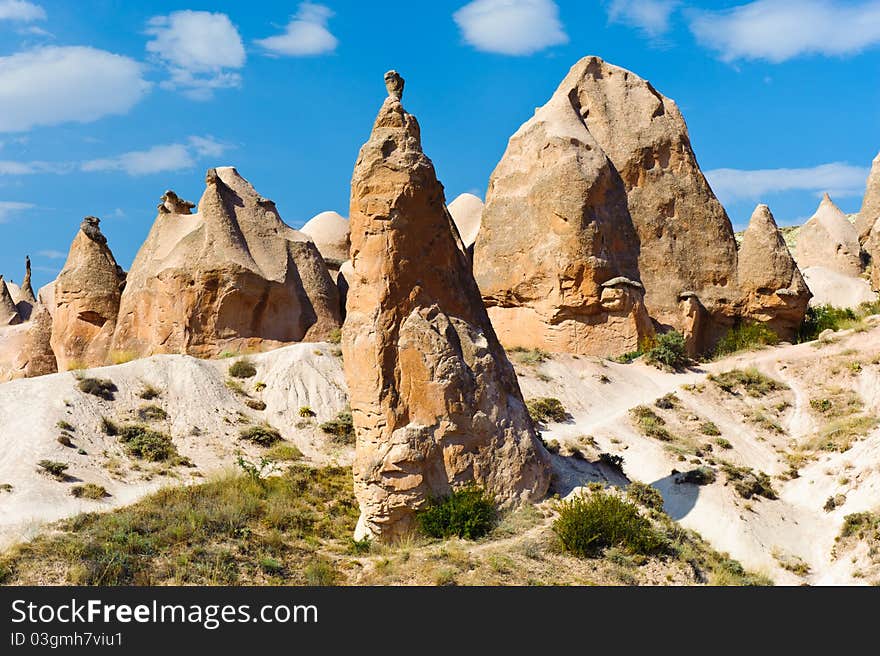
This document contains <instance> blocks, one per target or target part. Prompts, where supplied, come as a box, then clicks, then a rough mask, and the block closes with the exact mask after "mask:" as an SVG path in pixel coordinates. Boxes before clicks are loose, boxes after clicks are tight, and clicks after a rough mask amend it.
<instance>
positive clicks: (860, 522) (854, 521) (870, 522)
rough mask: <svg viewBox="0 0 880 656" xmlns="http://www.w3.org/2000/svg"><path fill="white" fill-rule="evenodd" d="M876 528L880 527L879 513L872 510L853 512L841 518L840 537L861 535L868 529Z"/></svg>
mask: <svg viewBox="0 0 880 656" xmlns="http://www.w3.org/2000/svg"><path fill="white" fill-rule="evenodd" d="M878 528H880V515H877V514H875V513H872V512H860V513H853V514H852V515H847V516H846V517H844V518H843V526H841V528H840V538H841V539H843V538H848V537H850V536H853V535H857V536H859V537H863V536H864V535H865V534H866V533H867V532H868V531H874V530H877V529H878Z"/></svg>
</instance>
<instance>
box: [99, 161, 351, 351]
mask: <svg viewBox="0 0 880 656" xmlns="http://www.w3.org/2000/svg"><path fill="white" fill-rule="evenodd" d="M206 185H207V188H206V189H205V193H204V195H203V196H202V198H201V200H200V201H199V205H198V212H197V213H195V214H190V213H189V208H190V206H191V204H189V203H186V202H185V201H183V202H180V201H179V199H177V201H174V202H169V195H168V194H166V195H165V197H163V202H162V203H161V204H160V208H161V209H160V211H159V215H158V216H157V217H156V221H155V223H154V224H153V227H152V229H151V230H150V234H149V235H148V236H147V239H146V241H145V242H144V244H143V245H142V246H141V249H140V251H138V254H137V256H136V257H135V260H134V263H133V264H132V267H131V271H130V272H129V275H128V282H127V284H126V288H125V293H124V294H123V295H122V304H121V308H120V313H119V322H118V326H117V328H116V335H115V337H114V339H113V348H114V350H115V351H119V352H124V353H129V354H132V355H135V356H145V355H150V354H153V353H188V354H190V355H194V356H197V357H213V356H216V355H218V354H219V353H221V352H222V351H224V350H250V349H254V350H259V349H267V348H274V347H277V346H281V345H284V344H288V343H291V342H299V341H317V340H321V339H324V338H326V337H327V336H328V335H329V333H330V332H331V331H332V330H333V329H334V328H338V327H339V324H340V316H339V296H338V293H337V291H336V286H335V284H334V283H333V281H332V280H331V278H330V274H329V273H328V271H327V267H326V265H325V264H324V261H323V260H322V259H321V256H320V254H319V253H318V250H317V249H316V248H315V245H314V244H313V243H312V242H311V241H309V239H308V238H307V237H306V236H305V235H303V234H302V233H301V232H298V231H296V230H294V229H293V228H291V227H289V226H288V225H286V224H285V223H284V222H283V221H282V220H281V217H280V216H279V214H278V211H277V210H276V208H275V204H274V203H273V202H272V201H270V200H267V199H265V198H263V197H262V196H260V195H259V194H258V193H257V192H256V190H255V189H254V188H253V187H252V186H251V184H250V183H249V182H248V181H247V180H245V179H244V178H243V177H241V176H240V175H239V174H238V172H237V171H236V170H235V169H234V168H231V167H227V168H218V169H211V170H209V171H208V173H207V176H206Z"/></svg>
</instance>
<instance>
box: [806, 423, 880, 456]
mask: <svg viewBox="0 0 880 656" xmlns="http://www.w3.org/2000/svg"><path fill="white" fill-rule="evenodd" d="M878 425H880V419H878V418H877V417H874V416H871V415H854V416H850V417H846V418H843V419H838V420H836V421H832V422H831V423H829V424H827V425H826V426H824V427H823V428H822V429H821V430H819V432H818V433H816V435H814V436H813V437H812V438H810V439H809V440H808V441H807V442H806V444H805V445H804V448H806V449H807V450H812V451H831V452H837V453H844V452H846V451H849V450H850V449H851V448H852V446H853V443H854V442H855V441H856V440H859V439H861V438H863V437H865V436H866V435H868V433H870V432H871V431H872V430H874V429H875V428H877V426H878Z"/></svg>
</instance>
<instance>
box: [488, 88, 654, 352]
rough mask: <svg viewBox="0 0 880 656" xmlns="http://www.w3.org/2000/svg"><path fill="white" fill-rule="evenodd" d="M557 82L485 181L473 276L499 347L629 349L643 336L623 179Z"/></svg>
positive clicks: (573, 98) (634, 242) (649, 330)
mask: <svg viewBox="0 0 880 656" xmlns="http://www.w3.org/2000/svg"><path fill="white" fill-rule="evenodd" d="M583 117H584V109H583V108H582V107H581V105H580V103H579V100H578V97H577V94H575V93H572V90H571V88H570V86H563V87H561V88H560V90H559V91H558V92H557V93H556V94H555V95H554V96H553V98H552V99H551V100H550V102H549V103H547V104H546V105H545V106H544V107H542V108H541V109H539V110H538V111H537V112H536V113H535V116H534V118H532V119H531V120H530V121H528V122H527V123H526V124H525V125H523V126H522V127H521V128H520V129H519V130H518V131H517V133H516V134H514V135H513V137H511V139H510V142H509V144H508V146H507V151H506V152H505V153H504V157H503V158H502V159H501V162H500V163H499V164H498V166H497V167H496V169H495V171H494V172H493V174H492V177H491V179H490V181H489V190H488V192H487V194H486V207H485V209H484V210H483V217H482V226H481V228H480V233H479V236H478V237H477V243H476V245H475V247H474V275H475V277H476V279H477V282H478V283H479V286H480V290H481V292H482V294H483V299H484V301H485V302H486V305H487V306H488V307H489V315H490V317H491V318H492V323H493V325H494V326H495V329H496V330H497V331H498V335H499V337H500V339H501V341H502V342H503V343H504V344H505V345H506V346H522V347H527V348H535V347H539V348H544V349H548V350H551V351H562V352H569V353H578V354H594V355H611V354H619V353H624V352H627V351H635V350H636V349H637V348H638V346H639V342H640V341H641V339H642V338H643V337H645V336H648V335H650V334H653V327H652V324H651V321H650V319H649V318H648V314H647V312H646V310H645V306H644V304H643V295H644V290H643V287H642V285H641V282H640V280H639V266H638V258H639V238H638V236H637V234H636V231H635V228H634V226H633V222H632V219H631V217H630V212H629V208H628V207H627V198H626V189H625V187H624V185H623V181H622V180H621V178H620V176H619V175H618V173H617V171H616V170H615V168H614V166H613V164H612V163H611V161H610V160H609V159H608V157H606V155H605V153H604V152H603V150H602V148H601V147H600V146H599V144H598V143H597V142H596V140H595V139H594V138H593V135H592V134H591V133H590V130H589V129H588V128H587V126H586V124H585V122H584V118H583Z"/></svg>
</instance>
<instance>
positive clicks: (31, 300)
mask: <svg viewBox="0 0 880 656" xmlns="http://www.w3.org/2000/svg"><path fill="white" fill-rule="evenodd" d="M6 286H7V287H9V288H10V290H9V291H10V293H11V295H12V300H13V301H15V307H16V308H17V309H18V314H19V316H20V317H21V318H22V321H27V320H29V319H30V318H31V313H32V311H33V308H34V306H35V305H36V304H37V298H36V296H35V295H34V288H33V286H32V285H31V258H30V257H27V256H25V258H24V279H23V280H22V282H21V287H17V288H16V289H15V290H13V289H12V287H11V285H10V283H8V282H7V283H6Z"/></svg>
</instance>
